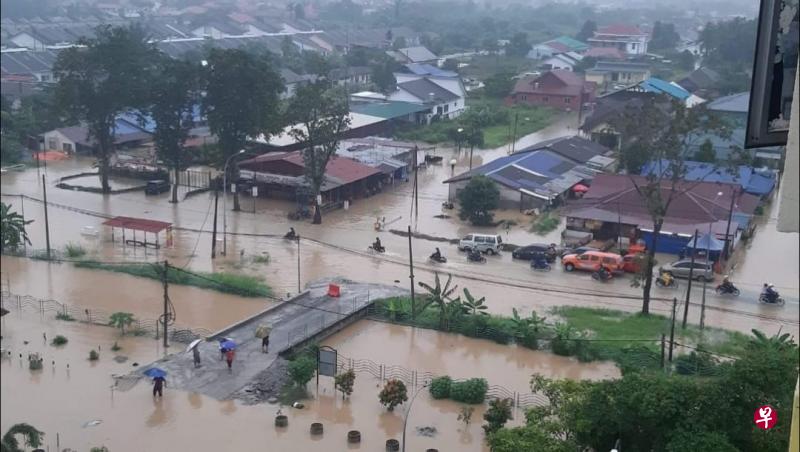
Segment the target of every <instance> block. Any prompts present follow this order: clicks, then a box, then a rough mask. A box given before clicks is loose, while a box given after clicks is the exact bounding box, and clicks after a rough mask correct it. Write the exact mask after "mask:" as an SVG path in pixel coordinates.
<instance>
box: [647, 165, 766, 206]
mask: <svg viewBox="0 0 800 452" xmlns="http://www.w3.org/2000/svg"><path fill="white" fill-rule="evenodd" d="M684 165H686V173H685V174H684V175H683V177H682V179H683V180H687V181H704V182H718V183H723V184H735V185H738V186H739V187H740V189H741V190H743V191H744V192H745V193H750V194H751V195H754V196H757V197H759V198H761V199H763V198H766V197H768V196H769V195H770V194H771V193H772V190H774V189H775V183H776V181H775V173H774V172H771V171H758V170H756V169H754V168H752V167H750V166H745V165H739V166H738V167H736V168H735V169H728V168H720V167H719V166H717V165H712V164H710V163H704V162H694V161H689V160H687V161H685V162H684ZM648 174H666V175H669V162H667V161H661V162H650V163H648V164H646V165H645V166H644V168H642V176H647V175H648Z"/></svg>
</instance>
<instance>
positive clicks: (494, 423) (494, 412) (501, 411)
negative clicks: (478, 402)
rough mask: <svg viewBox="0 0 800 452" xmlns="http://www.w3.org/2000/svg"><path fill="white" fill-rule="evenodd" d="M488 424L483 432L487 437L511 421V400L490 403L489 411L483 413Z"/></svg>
mask: <svg viewBox="0 0 800 452" xmlns="http://www.w3.org/2000/svg"><path fill="white" fill-rule="evenodd" d="M483 419H484V420H485V421H486V424H484V425H483V430H484V431H485V432H486V435H487V436H488V435H491V434H492V433H494V432H496V431H498V430H500V428H502V427H503V426H504V425H506V422H508V421H509V420H510V419H511V399H493V400H491V401H490V402H489V409H487V410H486V412H485V413H483Z"/></svg>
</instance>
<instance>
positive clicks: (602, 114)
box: [580, 89, 672, 150]
mask: <svg viewBox="0 0 800 452" xmlns="http://www.w3.org/2000/svg"><path fill="white" fill-rule="evenodd" d="M649 102H655V103H656V104H657V105H658V106H659V108H662V109H664V110H665V111H668V110H670V109H671V108H672V105H671V103H670V98H669V97H668V96H664V95H661V94H657V93H653V92H645V91H642V90H625V89H621V90H617V91H613V92H610V93H607V94H603V95H600V96H597V99H596V101H595V103H594V105H593V108H592V111H591V113H589V114H588V115H587V116H586V117H585V118H584V120H583V123H582V124H581V126H580V132H581V135H583V136H585V137H588V138H589V139H591V140H592V141H595V142H597V143H600V144H602V145H604V146H607V147H609V148H611V149H617V150H619V149H620V148H621V146H622V142H623V141H624V137H621V136H620V134H619V133H618V132H617V131H616V130H615V129H614V127H613V123H614V121H615V120H616V119H617V118H620V117H621V116H623V115H625V114H626V113H628V112H635V111H637V110H640V109H642V108H643V107H644V105H646V104H647V103H649Z"/></svg>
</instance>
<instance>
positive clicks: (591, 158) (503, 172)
mask: <svg viewBox="0 0 800 452" xmlns="http://www.w3.org/2000/svg"><path fill="white" fill-rule="evenodd" d="M610 152H611V151H610V149H608V148H606V147H603V146H600V145H598V144H596V143H592V142H591V141H588V140H585V139H583V138H578V137H570V138H559V139H555V140H550V141H545V142H542V143H539V144H536V145H534V146H531V147H529V148H526V149H524V150H522V151H519V152H515V153H514V154H511V155H509V156H506V157H500V158H498V159H497V160H493V161H491V162H489V163H487V164H485V165H482V166H479V167H477V168H473V169H472V170H470V171H467V172H466V173H463V174H459V175H457V176H455V177H452V178H450V179H448V180H445V181H444V183H446V184H449V189H448V199H449V200H450V201H455V200H456V199H457V198H458V193H459V192H460V191H461V190H463V189H464V187H466V186H467V184H468V183H469V181H470V179H472V177H474V176H477V175H482V176H486V177H488V178H490V179H492V180H493V181H495V182H496V183H497V186H498V189H499V190H500V207H501V208H505V209H512V208H513V209H519V210H527V209H544V208H547V207H550V206H554V205H557V204H560V203H561V202H563V201H564V199H566V198H567V197H568V196H569V194H570V189H571V188H572V187H574V186H575V185H576V184H583V183H587V182H588V181H591V180H592V179H593V178H594V177H595V175H596V174H597V173H598V172H599V171H600V170H598V169H595V168H592V167H591V166H592V165H595V166H602V167H606V168H607V167H609V166H610V165H609V163H608V162H607V159H608V158H609V153H610Z"/></svg>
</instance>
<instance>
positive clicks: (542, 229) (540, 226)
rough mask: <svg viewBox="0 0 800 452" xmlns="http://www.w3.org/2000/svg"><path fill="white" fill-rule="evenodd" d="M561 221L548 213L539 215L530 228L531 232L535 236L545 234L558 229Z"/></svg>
mask: <svg viewBox="0 0 800 452" xmlns="http://www.w3.org/2000/svg"><path fill="white" fill-rule="evenodd" d="M560 222H561V220H560V219H559V218H558V217H557V216H553V215H551V214H550V213H549V212H548V213H545V214H544V215H540V216H539V218H537V219H536V221H534V222H533V225H532V226H531V231H532V232H535V233H537V234H542V235H543V234H547V233H548V232H550V231H552V230H554V229H555V228H557V227H558V225H559V223H560Z"/></svg>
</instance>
